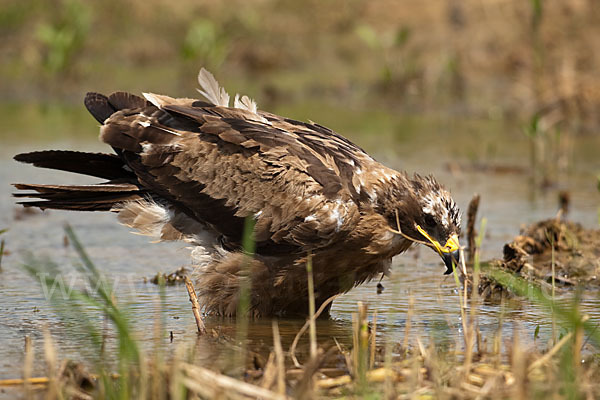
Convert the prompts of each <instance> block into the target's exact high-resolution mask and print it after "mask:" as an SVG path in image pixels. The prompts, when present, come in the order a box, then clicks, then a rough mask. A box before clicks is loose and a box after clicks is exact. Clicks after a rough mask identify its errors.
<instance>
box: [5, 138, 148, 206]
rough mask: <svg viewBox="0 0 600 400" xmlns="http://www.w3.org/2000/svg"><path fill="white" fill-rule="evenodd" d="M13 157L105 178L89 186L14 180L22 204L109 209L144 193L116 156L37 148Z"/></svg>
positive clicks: (44, 165) (57, 168) (31, 162)
mask: <svg viewBox="0 0 600 400" xmlns="http://www.w3.org/2000/svg"><path fill="white" fill-rule="evenodd" d="M14 158H15V160H17V161H20V162H24V163H29V164H33V165H34V166H36V167H42V168H49V169H56V170H60V171H67V172H75V173H79V174H83V175H89V176H94V177H97V178H102V179H107V180H108V182H106V183H99V184H92V185H48V184H24V183H17V184H15V185H14V186H15V188H17V189H18V190H20V192H17V193H14V194H13V196H14V197H17V198H22V199H35V200H32V201H27V200H26V201H21V202H19V204H22V205H24V206H25V207H39V208H41V209H59V210H85V211H109V210H111V209H113V208H115V206H116V205H118V204H119V203H123V202H125V201H129V200H139V199H142V198H144V197H145V195H146V193H145V191H144V190H142V189H140V187H139V186H138V185H136V183H137V180H136V177H135V175H134V174H133V172H131V170H130V169H128V168H127V167H126V166H125V164H124V162H123V161H122V160H121V159H120V158H119V157H117V156H115V155H111V154H101V153H84V152H78V151H62V150H49V151H36V152H32V153H23V154H18V155H16V156H15V157H14Z"/></svg>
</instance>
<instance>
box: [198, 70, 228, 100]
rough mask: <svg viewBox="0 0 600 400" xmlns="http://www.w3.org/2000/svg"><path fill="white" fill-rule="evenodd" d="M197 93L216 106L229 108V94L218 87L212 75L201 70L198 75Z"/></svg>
mask: <svg viewBox="0 0 600 400" xmlns="http://www.w3.org/2000/svg"><path fill="white" fill-rule="evenodd" d="M198 83H199V84H200V87H201V89H198V92H200V94H201V95H202V96H204V97H205V98H206V100H208V101H210V102H211V103H213V104H214V105H216V106H223V107H229V94H228V93H227V92H226V91H225V89H224V88H222V87H221V86H219V82H217V80H216V79H215V77H214V76H213V74H211V73H210V72H208V71H207V70H205V69H204V68H202V69H201V70H200V72H199V73H198Z"/></svg>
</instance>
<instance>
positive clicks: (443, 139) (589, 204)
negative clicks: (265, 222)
mask: <svg viewBox="0 0 600 400" xmlns="http://www.w3.org/2000/svg"><path fill="white" fill-rule="evenodd" d="M325 122H327V121H325ZM405 122H406V121H402V120H390V121H385V122H384V123H383V124H380V125H383V126H386V127H388V128H390V129H391V132H388V133H387V134H382V135H381V136H380V137H375V136H374V135H370V136H367V137H362V138H361V137H360V136H358V135H354V136H351V138H352V139H353V140H354V141H356V142H357V143H359V144H361V145H363V146H364V147H365V148H366V149H367V150H368V151H370V152H371V153H373V154H374V155H375V156H376V157H377V158H379V159H380V160H382V161H384V162H385V163H386V164H388V165H390V166H392V167H395V168H398V169H405V170H408V171H418V172H420V173H433V174H435V175H436V177H437V178H438V179H439V180H440V181H442V182H443V183H445V184H446V186H448V187H449V188H451V190H452V192H453V194H454V196H455V198H456V200H457V201H458V203H459V205H460V206H461V207H462V208H463V209H465V208H466V205H467V203H468V201H469V199H470V197H471V196H472V195H473V193H480V194H482V205H481V208H480V215H482V216H484V217H485V218H486V219H487V229H486V235H485V238H484V242H483V248H482V258H483V259H489V258H493V257H500V256H501V252H502V246H503V244H504V243H505V242H507V241H509V240H510V239H511V238H512V237H513V236H514V235H516V234H517V233H518V231H519V227H520V226H521V225H522V224H527V223H530V222H533V221H536V220H539V219H543V218H548V217H552V216H554V215H555V213H556V210H557V201H556V197H557V196H556V193H557V189H558V188H564V189H568V190H569V191H570V192H571V199H572V203H571V213H570V215H569V218H570V219H572V220H575V221H577V222H581V223H582V224H584V225H585V226H587V227H597V226H598V219H597V210H598V206H599V205H600V196H599V195H598V191H597V189H596V186H595V185H596V181H595V174H596V173H597V172H598V171H600V161H599V160H598V159H597V157H596V151H595V149H598V148H600V147H599V144H600V141H599V140H598V139H596V138H590V137H584V138H581V139H579V140H578V141H577V142H576V144H575V149H574V152H575V154H576V155H577V157H574V160H575V161H574V164H573V166H572V168H571V171H572V172H571V173H570V174H569V176H568V177H566V178H565V179H563V180H562V182H561V183H560V185H559V186H557V187H556V188H553V189H550V190H547V191H545V192H541V191H537V190H532V189H531V187H530V180H529V176H528V174H527V173H522V172H519V171H518V170H519V169H521V170H522V169H525V170H526V169H527V167H528V161H527V158H526V155H527V151H528V148H527V143H526V142H525V140H524V139H523V138H522V136H521V134H520V133H518V128H516V127H513V128H510V126H508V127H505V126H499V125H498V124H497V123H496V122H486V121H478V122H477V123H472V124H471V123H457V122H456V121H454V122H453V121H446V122H448V123H447V124H445V123H443V122H444V121H442V122H440V121H436V122H435V123H427V122H423V123H418V124H415V123H414V121H413V123H405ZM90 124H91V122H90ZM328 125H329V126H331V127H334V128H335V127H336V125H335V123H331V122H329V123H328ZM502 129H507V131H506V133H505V134H504V133H502V132H501V133H500V134H499V132H498V131H499V130H502ZM485 132H488V133H489V135H486V134H485ZM490 132H491V133H490ZM3 136H4V137H8V136H6V135H3ZM42 148H46V149H50V148H69V149H75V150H93V151H101V150H106V149H104V148H103V147H102V146H101V145H100V144H98V143H95V142H88V141H73V140H69V141H66V142H63V143H55V144H28V145H23V144H20V145H16V144H10V143H5V145H3V146H2V149H1V150H0V187H1V188H2V190H1V191H0V229H2V228H4V227H7V228H9V229H10V230H9V231H8V232H7V233H5V234H3V235H2V236H1V238H4V239H5V240H6V249H7V250H8V251H9V252H10V254H8V255H5V257H4V259H3V261H2V272H0V304H2V312H1V313H0V332H1V335H0V378H10V377H20V376H21V368H22V365H23V344H24V338H25V336H30V337H31V338H32V339H33V342H34V345H35V347H34V348H35V352H36V359H37V360H39V362H36V363H35V374H43V373H44V366H43V362H42V360H43V347H42V342H43V336H42V330H43V327H44V326H45V325H47V326H48V327H49V329H50V331H51V333H52V334H53V339H54V341H55V343H56V345H57V347H58V348H59V354H60V357H61V358H63V359H64V358H71V359H75V360H82V359H83V360H87V361H92V360H93V359H94V355H95V354H96V352H95V350H94V349H93V347H92V346H91V345H90V340H89V337H88V336H89V334H88V333H87V332H86V331H85V330H84V329H83V328H82V327H81V324H80V323H79V322H80V321H78V320H77V319H76V318H74V317H71V319H69V318H68V316H65V315H63V316H62V319H61V318H60V317H59V314H58V313H57V312H56V310H55V309H54V308H53V306H52V305H50V304H49V303H48V302H47V301H46V298H45V296H44V292H43V290H42V289H41V288H40V285H39V283H38V282H37V281H36V279H35V277H33V278H32V277H30V276H29V275H27V273H26V272H24V270H23V268H22V263H23V262H24V260H26V259H27V254H28V253H30V254H33V255H34V256H36V257H37V258H39V259H51V260H53V261H54V262H55V263H56V264H57V265H58V266H59V267H60V269H61V271H62V272H63V276H64V278H65V283H66V285H67V287H68V285H69V283H70V282H71V279H72V278H73V279H75V280H74V281H73V282H76V284H79V285H81V279H80V277H79V278H78V275H77V274H76V273H75V268H74V266H75V265H76V264H77V263H78V261H77V257H76V254H75V252H74V251H73V250H72V249H71V248H70V247H69V246H65V240H64V231H63V225H64V224H65V223H69V224H70V225H71V226H72V227H73V228H74V230H75V231H76V233H77V235H78V236H79V238H80V239H81V241H82V242H83V244H84V246H85V248H86V250H87V251H88V253H89V255H90V256H91V258H92V259H93V260H94V262H95V263H96V265H97V266H98V267H99V268H100V269H101V270H102V272H103V273H104V274H105V275H106V276H107V277H108V278H109V280H110V281H111V282H112V283H113V286H114V288H115V290H116V297H117V301H118V303H119V304H121V305H123V306H124V307H125V308H126V309H127V310H128V311H129V313H130V316H131V319H132V320H133V321H134V322H135V330H136V332H137V334H138V336H139V338H140V341H141V343H142V344H143V346H144V347H145V348H146V349H148V350H149V351H152V349H154V337H155V335H154V330H155V325H156V324H157V321H159V319H157V315H163V316H164V325H165V326H164V328H165V331H166V332H172V333H173V342H172V343H171V341H170V340H169V339H168V338H165V339H164V340H162V343H164V346H161V349H163V350H164V351H165V353H167V354H170V353H172V351H173V349H174V348H175V347H176V346H178V345H180V344H182V343H187V344H190V343H195V346H196V347H195V357H196V359H197V361H198V362H205V363H210V364H214V363H215V362H220V363H222V364H223V365H224V366H225V363H226V360H228V359H230V358H231V357H229V356H230V355H231V352H234V351H236V350H235V349H236V342H235V330H236V326H235V322H234V321H231V320H223V319H221V318H213V317H209V318H207V321H206V323H207V327H208V328H209V330H212V329H214V330H215V331H216V332H217V333H218V337H217V338H202V339H199V340H198V341H197V342H196V340H197V339H196V334H195V324H194V320H193V316H192V313H191V310H190V305H189V302H188V297H187V292H186V291H185V288H184V287H183V286H170V287H167V288H166V290H165V297H164V302H162V303H161V301H160V296H159V289H158V288H157V287H156V286H154V285H152V284H149V283H144V281H143V278H144V277H149V276H152V275H154V274H156V272H158V271H162V272H171V271H173V270H175V269H176V268H178V267H179V266H181V265H186V264H187V262H188V252H187V250H186V249H185V246H184V245H182V244H178V243H159V244H151V243H149V239H148V238H146V237H143V236H137V235H133V234H131V233H130V232H129V231H128V230H127V229H126V228H124V227H122V226H120V225H119V224H118V223H117V222H116V219H115V217H114V215H111V214H108V213H104V214H103V213H73V212H61V211H50V212H45V213H36V214H32V215H23V214H22V213H21V212H20V210H21V209H20V208H19V207H16V206H15V205H14V200H13V199H12V198H11V197H10V193H11V188H10V187H9V184H10V183H13V182H32V183H33V182H53V183H67V182H68V183H82V182H90V181H91V178H87V177H78V176H75V175H72V174H68V173H57V172H51V171H43V170H39V169H36V168H33V167H31V166H26V165H20V164H17V163H16V162H13V161H12V160H11V159H10V158H11V156H12V155H14V154H16V153H18V152H19V151H24V150H32V149H42ZM484 148H487V149H489V148H493V149H494V150H493V152H492V153H493V154H492V153H490V152H487V153H486V152H485V151H484V150H481V149H484ZM474 154H475V155H474ZM481 154H483V155H481ZM473 161H478V162H482V161H483V162H485V163H487V164H488V165H489V164H493V165H504V166H510V167H511V168H512V167H518V168H516V170H515V171H512V172H508V173H502V174H498V173H489V172H482V171H481V170H478V169H471V168H467V169H463V170H462V171H461V170H457V168H449V167H448V165H449V163H452V164H453V165H455V164H456V165H469V164H470V163H472V162H473ZM444 270H445V267H443V265H442V263H441V261H440V260H439V257H438V256H436V255H435V254H433V253H432V252H431V251H430V250H428V249H425V248H416V249H414V250H411V251H410V252H409V253H407V254H404V255H401V256H398V257H396V258H395V259H394V264H393V275H392V277H391V278H385V279H384V280H383V281H382V284H383V285H384V287H385V290H384V291H383V293H381V294H379V295H378V294H377V291H376V285H377V282H376V281H374V282H371V283H368V284H365V285H362V286H360V287H358V288H356V289H354V290H352V291H351V292H349V293H347V294H346V295H344V296H342V297H341V298H339V299H338V300H336V302H335V304H334V306H333V308H332V312H331V318H330V319H328V320H321V321H319V323H318V327H317V329H318V334H319V340H320V341H321V342H322V343H323V342H331V343H333V342H332V338H336V339H337V340H339V341H340V343H342V345H344V344H349V343H351V335H352V331H351V325H352V322H351V321H352V313H353V312H355V311H356V303H357V301H359V300H360V301H363V302H364V303H366V304H368V307H369V310H371V311H372V310H377V313H378V326H379V332H380V333H379V340H384V339H385V338H386V337H389V336H391V337H392V338H393V339H395V340H399V341H401V340H402V339H403V335H404V327H405V325H406V316H407V310H408V308H409V301H410V299H411V298H412V299H413V300H414V313H413V317H412V320H411V323H412V329H411V332H412V334H423V335H424V336H425V337H429V338H431V340H434V341H435V342H436V343H438V344H443V343H444V342H457V343H460V341H461V340H462V337H461V328H460V327H461V321H460V310H459V299H458V294H457V288H456V285H455V283H454V280H453V278H452V277H446V276H444V275H442V272H443V271H444ZM55 290H61V288H60V287H59V288H56V289H55ZM567 297H568V296H567ZM161 304H162V314H161V311H160V310H161ZM581 307H582V310H583V312H585V313H588V314H589V315H590V317H591V318H592V320H597V321H600V298H599V296H598V294H597V293H588V294H586V295H585V296H584V298H583V299H582V301H581ZM478 312H479V315H480V320H479V325H480V329H481V331H482V333H483V334H484V336H485V335H486V334H491V333H493V332H495V331H496V330H497V329H498V324H499V320H500V315H501V314H502V315H503V319H502V321H503V326H502V328H503V330H504V331H506V332H510V335H512V332H513V329H514V328H517V329H518V330H519V331H520V332H521V333H522V337H523V338H524V340H525V341H527V342H531V343H533V332H534V330H535V329H536V327H537V326H538V325H539V326H540V337H541V339H540V340H538V343H539V344H540V345H541V346H543V345H545V343H546V339H547V338H548V337H549V335H550V332H551V327H552V321H551V319H550V318H549V317H548V314H546V312H545V311H544V310H542V309H540V308H539V307H538V306H536V305H533V304H530V303H528V302H518V303H514V304H511V305H507V306H506V307H504V309H501V307H500V305H497V304H496V305H495V304H482V305H481V306H480V307H479V309H478ZM93 318H94V320H95V322H97V324H96V325H97V327H99V328H101V327H102V326H103V317H102V316H101V315H98V314H95V315H94V316H93ZM303 322H304V321H303V320H282V321H280V329H281V333H282V340H283V342H284V343H283V344H284V348H287V347H289V345H290V344H291V342H292V340H293V337H294V335H295V334H296V332H297V331H298V329H299V328H300V327H301V326H302V324H303ZM248 337H249V340H250V345H249V347H248V348H249V350H251V351H254V352H256V353H257V357H259V358H260V357H263V358H265V359H266V357H267V356H268V351H269V347H270V346H271V343H272V336H271V323H270V321H268V320H257V321H250V324H249V328H248ZM107 340H108V344H109V346H112V345H114V338H113V337H111V334H110V333H109V336H108V338H107ZM305 352H306V343H305V342H302V343H301V345H300V348H299V354H301V355H302V354H305Z"/></svg>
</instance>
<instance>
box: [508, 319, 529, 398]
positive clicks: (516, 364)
mask: <svg viewBox="0 0 600 400" xmlns="http://www.w3.org/2000/svg"><path fill="white" fill-rule="evenodd" d="M512 343H513V345H512V346H513V347H512V366H511V367H512V372H513V374H514V376H515V383H514V385H513V387H512V396H511V397H512V398H513V399H515V400H526V399H527V398H528V397H527V383H528V381H527V359H526V355H525V352H524V351H523V349H522V348H521V343H520V341H519V333H518V331H517V327H515V329H514V331H513V342H512Z"/></svg>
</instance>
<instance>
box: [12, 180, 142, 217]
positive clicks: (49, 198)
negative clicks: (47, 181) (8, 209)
mask: <svg viewBox="0 0 600 400" xmlns="http://www.w3.org/2000/svg"><path fill="white" fill-rule="evenodd" d="M14 186H15V187H16V188H17V189H19V190H28V192H18V193H14V194H13V196H14V197H19V198H34V199H38V200H35V201H20V202H18V204H22V205H24V206H25V207H39V208H41V209H55V210H79V211H110V210H112V209H115V206H116V205H117V204H119V203H123V202H126V201H131V200H141V199H143V198H144V192H143V191H142V190H140V188H138V187H137V186H136V185H132V184H127V183H122V184H102V183H100V184H97V185H80V186H78V185H42V184H21V183H17V184H14ZM39 199H41V200H39Z"/></svg>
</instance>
